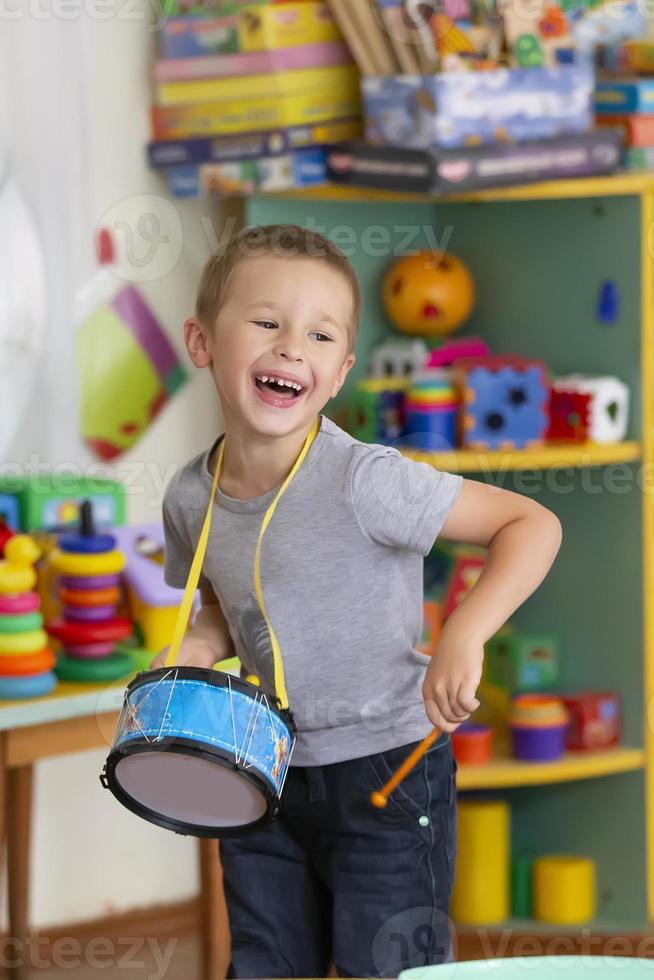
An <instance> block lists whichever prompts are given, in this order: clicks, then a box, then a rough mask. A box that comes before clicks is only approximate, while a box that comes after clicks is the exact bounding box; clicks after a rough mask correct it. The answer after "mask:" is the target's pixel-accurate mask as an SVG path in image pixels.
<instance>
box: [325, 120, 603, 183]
mask: <svg viewBox="0 0 654 980" xmlns="http://www.w3.org/2000/svg"><path fill="white" fill-rule="evenodd" d="M621 151H622V140H621V137H620V134H619V133H617V132H615V131H614V130H611V129H604V130H596V131H593V132H590V133H580V134H578V135H572V136H559V137H556V138H555V139H551V140H540V141H538V142H533V143H523V144H522V145H520V146H512V145H507V144H496V145H494V146H471V147H462V148H460V149H444V150H405V149H402V148H401V147H392V146H388V147H381V146H379V147H375V146H370V145H369V144H367V143H363V142H354V143H346V144H342V145H341V146H334V147H331V148H330V149H329V151H328V153H327V172H328V176H329V179H330V180H332V181H334V182H336V183H343V184H352V185H354V186H359V187H373V188H379V189H381V190H393V191H411V192H415V193H422V194H425V193H427V194H435V195H439V194H442V195H446V194H462V193H466V192H470V191H478V190H486V189H489V188H493V187H506V186H511V185H513V184H527V183H533V182H534V181H539V180H555V179H557V178H558V179H562V178H572V177H588V176H593V175H596V174H606V173H613V171H615V170H617V169H618V168H619V167H620V163H621V155H622V154H621Z"/></svg>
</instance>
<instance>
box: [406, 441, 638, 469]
mask: <svg viewBox="0 0 654 980" xmlns="http://www.w3.org/2000/svg"><path fill="white" fill-rule="evenodd" d="M402 453H403V455H404V456H407V457H408V458H409V459H414V460H417V461H418V462H423V463H429V464H430V465H431V466H435V467H436V468H437V469H441V470H453V471H455V472H458V473H485V472H491V473H496V472H503V471H505V470H524V469H540V470H548V469H561V468H563V467H569V466H571V467H574V468H576V469H582V468H584V467H588V466H606V465H609V464H611V463H633V462H636V461H637V460H639V459H640V458H641V446H640V443H639V442H619V443H615V444H613V445H600V444H590V443H586V444H584V445H582V446H541V447H540V448H535V449H526V450H518V451H516V452H508V451H507V452H505V451H503V450H493V451H489V452H477V451H475V450H471V449H453V450H450V451H447V452H437V453H432V452H427V451H425V450H420V449H408V448H406V449H402Z"/></svg>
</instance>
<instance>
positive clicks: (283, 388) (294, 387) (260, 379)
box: [254, 374, 306, 401]
mask: <svg viewBox="0 0 654 980" xmlns="http://www.w3.org/2000/svg"><path fill="white" fill-rule="evenodd" d="M254 383H255V385H256V386H257V388H258V389H259V391H269V392H271V393H272V394H273V395H275V396H276V397H277V398H281V399H283V400H285V401H293V400H294V399H295V398H297V397H298V395H301V394H302V393H303V392H304V391H306V389H305V388H304V387H303V386H302V385H301V384H300V383H299V382H298V381H287V380H284V378H277V377H275V376H274V375H268V374H258V375H256V377H255V379H254Z"/></svg>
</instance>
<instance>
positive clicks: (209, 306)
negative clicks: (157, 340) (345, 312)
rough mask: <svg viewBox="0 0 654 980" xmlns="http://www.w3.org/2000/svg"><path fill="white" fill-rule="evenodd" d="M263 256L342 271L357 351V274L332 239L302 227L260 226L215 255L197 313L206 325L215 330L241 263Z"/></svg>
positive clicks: (351, 342)
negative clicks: (312, 261)
mask: <svg viewBox="0 0 654 980" xmlns="http://www.w3.org/2000/svg"><path fill="white" fill-rule="evenodd" d="M262 255H275V256H277V257H278V258H282V259H294V258H302V259H315V260H317V261H318V262H324V263H325V264H326V265H329V266H330V267H331V268H332V269H335V270H336V271H337V272H340V273H341V275H342V276H343V277H344V278H345V279H346V280H347V282H348V285H349V287H350V290H351V292H352V319H351V321H350V323H349V324H348V337H349V347H348V352H349V353H351V352H352V351H353V350H354V346H355V343H356V337H357V332H358V329H359V317H360V314H361V289H360V287H359V282H358V280H357V277H356V273H355V271H354V269H353V268H352V266H351V265H350V263H349V262H348V260H347V259H346V257H345V256H344V255H343V253H342V252H341V250H340V249H339V248H337V247H336V245H334V244H333V243H332V242H330V241H329V239H328V238H325V237H324V235H321V234H319V233H318V232H316V231H311V230H310V229H308V228H302V227H300V225H259V226H257V227H255V228H245V229H244V230H243V231H241V232H239V234H238V235H236V236H235V237H234V238H232V239H231V240H230V241H229V242H228V243H227V245H226V246H225V247H224V248H222V249H221V250H220V251H219V252H216V254H215V255H212V256H211V258H210V259H209V261H208V262H207V264H206V265H205V267H204V269H203V271H202V277H201V279H200V286H199V288H198V296H197V300H196V304H195V313H196V316H197V317H198V319H199V320H201V321H202V323H204V324H205V326H208V327H212V326H213V324H214V323H215V321H216V317H217V316H218V313H219V312H220V309H221V307H222V306H223V304H224V302H225V298H226V296H227V291H228V287H229V280H230V278H231V276H232V273H233V272H234V269H235V268H236V267H237V265H238V264H239V262H242V261H243V260H244V259H248V258H256V257H258V256H262Z"/></svg>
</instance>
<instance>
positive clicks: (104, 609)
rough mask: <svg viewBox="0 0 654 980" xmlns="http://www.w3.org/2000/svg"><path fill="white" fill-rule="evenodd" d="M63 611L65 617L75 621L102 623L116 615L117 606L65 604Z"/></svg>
mask: <svg viewBox="0 0 654 980" xmlns="http://www.w3.org/2000/svg"><path fill="white" fill-rule="evenodd" d="M62 612H63V616H64V619H72V621H73V622H74V623H101V622H102V620H103V619H113V618H114V617H115V615H116V606H115V605H114V606H64V607H63V609H62Z"/></svg>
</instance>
